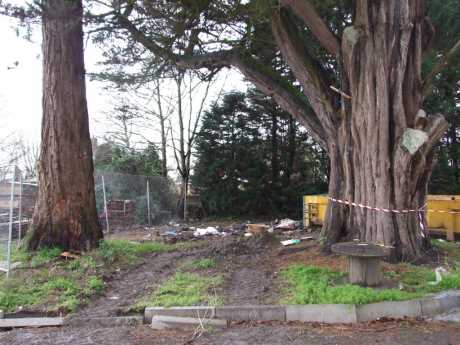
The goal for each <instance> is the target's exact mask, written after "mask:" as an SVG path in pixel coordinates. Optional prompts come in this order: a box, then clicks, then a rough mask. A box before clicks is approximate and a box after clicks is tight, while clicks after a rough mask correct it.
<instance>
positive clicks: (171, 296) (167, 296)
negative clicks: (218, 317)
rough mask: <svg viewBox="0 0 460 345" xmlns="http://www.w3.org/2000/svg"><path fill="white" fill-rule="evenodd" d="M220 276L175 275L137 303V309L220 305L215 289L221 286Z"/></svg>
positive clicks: (221, 279) (220, 301)
mask: <svg viewBox="0 0 460 345" xmlns="http://www.w3.org/2000/svg"><path fill="white" fill-rule="evenodd" d="M222 282H223V278H222V277H221V276H215V277H203V276H200V275H198V274H195V273H182V272H178V273H176V274H175V275H174V276H173V277H172V278H170V279H169V280H168V281H166V282H165V283H164V284H163V285H162V286H160V287H159V288H158V289H157V290H156V291H155V292H154V293H153V294H152V296H151V297H149V298H147V299H145V300H143V301H141V302H139V303H138V304H137V306H136V308H137V309H140V308H142V307H146V306H163V307H171V306H190V305H220V304H222V302H223V301H222V298H220V297H218V296H216V293H215V288H216V287H218V286H219V285H221V284H222Z"/></svg>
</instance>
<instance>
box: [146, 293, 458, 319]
mask: <svg viewBox="0 0 460 345" xmlns="http://www.w3.org/2000/svg"><path fill="white" fill-rule="evenodd" d="M459 307H460V291H449V292H445V293H442V294H438V295H434V296H432V297H429V298H424V299H416V300H407V301H399V302H379V303H371V304H363V305H354V304H306V305H284V306H283V305H279V306H277V305H245V306H222V307H204V306H198V307H171V308H146V309H145V314H144V321H145V322H146V323H149V322H151V320H152V318H153V317H154V316H176V317H190V318H206V319H207V318H217V319H223V320H228V321H302V322H322V323H356V322H366V321H373V320H378V319H380V318H384V317H385V318H396V319H398V318H404V317H431V316H434V315H439V314H442V313H446V312H448V311H449V310H451V309H454V308H459Z"/></svg>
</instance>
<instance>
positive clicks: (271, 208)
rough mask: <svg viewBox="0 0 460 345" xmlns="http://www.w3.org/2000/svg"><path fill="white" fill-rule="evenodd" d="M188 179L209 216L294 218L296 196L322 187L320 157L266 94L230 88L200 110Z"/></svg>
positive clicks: (322, 158) (298, 205)
mask: <svg viewBox="0 0 460 345" xmlns="http://www.w3.org/2000/svg"><path fill="white" fill-rule="evenodd" d="M196 157H197V162H196V165H195V169H194V175H193V179H192V183H193V186H194V187H196V188H197V189H198V190H199V191H200V195H201V198H202V200H203V203H204V205H205V207H206V208H207V211H208V212H209V213H210V214H215V215H242V214H252V215H261V214H275V215H291V216H296V217H300V208H301V196H302V195H303V194H305V193H321V192H325V191H326V190H327V182H326V181H327V173H326V170H327V167H326V164H325V162H326V161H327V159H326V156H325V155H324V153H323V152H322V150H321V149H320V148H319V147H318V146H316V145H314V144H313V143H312V141H311V138H310V137H309V136H308V135H307V133H306V132H305V131H304V130H300V128H299V126H298V124H297V123H296V122H295V121H293V120H292V118H291V116H290V115H289V114H287V113H286V112H284V111H282V110H281V109H280V108H279V107H278V106H277V105H276V103H274V101H273V100H272V99H270V98H269V97H266V96H264V95H262V94H261V93H259V92H257V91H255V90H250V91H249V92H248V93H247V94H244V93H241V92H232V93H229V94H227V95H225V96H224V97H223V99H222V102H221V103H220V104H213V105H212V107H211V109H210V110H209V111H207V112H206V113H205V114H204V118H203V124H202V127H201V130H200V132H199V135H198V138H197V155H196Z"/></svg>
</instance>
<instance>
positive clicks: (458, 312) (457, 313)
mask: <svg viewBox="0 0 460 345" xmlns="http://www.w3.org/2000/svg"><path fill="white" fill-rule="evenodd" d="M433 319H434V320H438V321H450V322H460V308H454V309H451V310H449V311H448V312H447V313H444V314H441V315H437V316H436V317H434V318H433Z"/></svg>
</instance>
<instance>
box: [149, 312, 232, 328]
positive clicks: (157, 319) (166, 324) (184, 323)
mask: <svg viewBox="0 0 460 345" xmlns="http://www.w3.org/2000/svg"><path fill="white" fill-rule="evenodd" d="M201 326H203V327H210V328H226V327H228V322H227V320H217V319H199V318H193V317H177V316H164V315H154V316H153V318H152V323H151V327H152V328H153V329H157V330H161V329H166V328H180V329H183V328H192V329H194V328H197V327H201Z"/></svg>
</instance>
